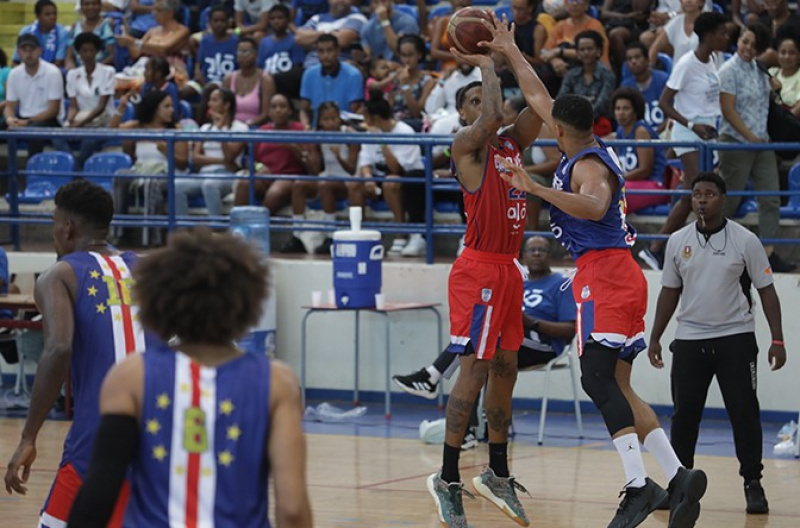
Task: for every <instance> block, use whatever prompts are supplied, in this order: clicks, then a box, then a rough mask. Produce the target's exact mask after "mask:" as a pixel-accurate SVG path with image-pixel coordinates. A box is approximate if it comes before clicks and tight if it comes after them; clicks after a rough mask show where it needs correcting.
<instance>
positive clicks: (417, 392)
mask: <svg viewBox="0 0 800 528" xmlns="http://www.w3.org/2000/svg"><path fill="white" fill-rule="evenodd" d="M392 379H393V380H394V382H395V383H396V384H397V386H398V387H400V388H401V389H403V390H404V391H406V392H407V393H409V394H413V395H414V396H422V397H423V398H427V399H429V400H433V399H436V384H435V383H431V381H430V380H431V378H430V375H429V374H428V371H427V370H425V369H421V370H418V371H417V372H415V373H413V374H409V375H407V376H392Z"/></svg>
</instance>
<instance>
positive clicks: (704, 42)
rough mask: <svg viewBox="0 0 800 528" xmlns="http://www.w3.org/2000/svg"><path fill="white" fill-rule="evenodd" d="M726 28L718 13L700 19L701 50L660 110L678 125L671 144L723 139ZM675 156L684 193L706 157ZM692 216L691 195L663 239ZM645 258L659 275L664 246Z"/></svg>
mask: <svg viewBox="0 0 800 528" xmlns="http://www.w3.org/2000/svg"><path fill="white" fill-rule="evenodd" d="M690 1H692V0H690ZM684 2H686V0H684ZM726 24H727V19H726V18H725V16H724V15H721V14H719V13H715V12H711V13H702V14H701V15H700V16H699V17H697V20H696V21H695V23H694V32H695V33H697V36H698V39H699V41H700V43H699V44H698V46H697V49H696V50H694V51H693V52H690V53H687V54H685V55H684V56H683V57H681V58H680V59H679V60H678V61H677V62H676V63H675V66H674V67H673V68H672V73H671V74H670V76H669V80H668V81H667V87H666V88H664V93H662V94H661V99H660V100H659V105H660V106H661V108H662V109H663V110H664V114H665V115H666V116H667V117H668V118H670V119H672V132H671V139H673V140H675V141H691V142H696V143H699V142H701V141H707V140H711V139H716V137H717V121H718V120H719V117H720V116H721V114H722V112H721V110H720V107H719V89H720V84H719V75H718V74H717V67H716V65H715V63H714V60H713V59H712V56H711V55H712V53H714V52H715V51H723V50H725V49H727V48H728V30H727V27H726ZM675 154H676V155H677V156H678V157H679V158H680V159H681V163H682V164H683V188H684V189H690V188H691V184H692V182H693V181H694V179H695V177H696V176H697V174H698V173H699V171H700V154H699V152H698V150H697V149H696V148H694V147H675ZM690 210H691V200H690V197H689V195H688V194H685V195H683V196H681V198H680V200H679V201H678V202H677V203H676V204H675V205H674V206H673V207H672V210H671V211H670V212H669V216H668V217H667V221H666V222H665V224H664V226H663V227H662V228H661V231H660V233H661V234H667V235H669V234H672V233H674V232H675V231H677V230H678V229H680V228H681V227H682V226H683V224H684V222H686V218H687V217H688V216H689V211H690ZM639 257H640V258H641V259H642V260H644V261H645V262H646V263H647V265H648V266H650V267H652V268H653V269H661V266H662V265H663V263H664V242H663V241H660V240H657V241H654V242H651V243H650V245H649V247H647V248H645V249H644V250H642V251H641V252H640V253H639Z"/></svg>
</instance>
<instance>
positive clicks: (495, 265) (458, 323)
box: [447, 248, 524, 359]
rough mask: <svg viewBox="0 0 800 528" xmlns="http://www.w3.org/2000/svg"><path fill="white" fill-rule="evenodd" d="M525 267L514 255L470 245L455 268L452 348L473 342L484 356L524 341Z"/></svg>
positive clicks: (450, 298) (457, 350)
mask: <svg viewBox="0 0 800 528" xmlns="http://www.w3.org/2000/svg"><path fill="white" fill-rule="evenodd" d="M523 273H524V270H523V268H522V266H520V264H519V262H518V261H517V259H516V257H515V256H514V255H505V254H501V253H486V252H482V251H475V250H472V249H469V248H466V249H464V252H463V253H462V254H461V256H460V257H459V258H458V259H456V262H455V264H453V269H452V270H451V271H450V279H449V281H448V295H447V298H448V301H449V303H450V346H448V348H447V349H448V350H449V351H450V352H453V353H456V354H461V353H463V352H464V348H465V347H466V346H467V343H470V342H471V343H472V348H473V349H474V350H475V356H476V357H477V358H478V359H492V357H494V351H495V348H496V347H497V346H499V347H500V348H502V349H504V350H514V351H516V350H518V349H519V347H520V345H522V338H523V333H524V332H523V329H522V282H523Z"/></svg>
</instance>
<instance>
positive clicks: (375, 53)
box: [361, 0, 420, 62]
mask: <svg viewBox="0 0 800 528" xmlns="http://www.w3.org/2000/svg"><path fill="white" fill-rule="evenodd" d="M371 5H372V11H373V15H372V18H370V19H369V22H367V25H365V26H364V27H363V28H362V29H361V45H362V46H363V47H364V51H366V53H367V55H368V56H369V57H370V58H372V57H383V58H384V59H387V60H392V61H395V62H400V59H399V58H398V57H397V39H398V38H400V36H401V35H419V34H420V31H419V23H417V21H416V20H415V19H414V17H412V16H411V15H408V14H406V13H401V12H400V11H395V10H394V8H393V7H392V0H372V4H371Z"/></svg>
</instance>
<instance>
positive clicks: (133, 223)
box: [0, 128, 800, 263]
mask: <svg viewBox="0 0 800 528" xmlns="http://www.w3.org/2000/svg"><path fill="white" fill-rule="evenodd" d="M109 134H113V136H114V139H115V140H116V141H120V140H122V141H125V140H129V141H136V140H149V141H164V142H166V144H167V174H166V175H153V176H147V175H141V174H137V175H127V176H122V175H120V176H115V178H118V177H123V178H142V177H152V178H154V179H164V180H166V181H167V185H166V188H167V214H166V215H156V216H148V217H141V216H138V215H117V216H115V219H114V225H116V226H130V227H164V228H168V229H170V230H172V229H175V228H177V227H182V226H192V225H200V224H202V225H209V226H211V227H227V226H228V218H227V217H226V216H222V217H191V218H190V217H177V216H176V215H175V178H176V173H175V172H176V166H175V143H176V142H183V141H190V142H191V141H208V140H211V139H213V140H214V141H238V142H242V143H246V144H247V145H248V147H249V151H250V153H251V154H252V153H253V152H254V151H255V145H256V144H257V143H263V142H265V141H268V142H269V143H303V144H309V143H315V144H319V143H328V144H330V143H335V144H352V143H355V144H362V145H363V144H392V145H418V146H419V147H420V148H421V149H422V151H423V160H424V170H425V179H424V180H420V179H419V178H407V177H404V178H391V181H393V182H401V183H412V184H417V185H420V184H422V183H423V182H424V184H425V221H424V223H422V224H411V223H403V224H398V223H394V222H365V223H364V226H365V227H370V228H377V229H379V230H381V231H382V232H386V233H422V234H424V235H425V237H426V238H427V239H428V240H429V241H431V242H432V241H433V239H434V238H435V236H437V235H454V234H462V233H463V232H464V226H463V225H452V224H451V225H441V224H440V225H437V224H434V222H433V210H434V208H433V203H434V199H433V196H434V191H457V190H458V189H459V186H458V184H457V183H456V182H455V181H453V180H450V181H448V182H446V183H445V182H442V180H436V179H434V178H433V168H432V161H431V160H432V159H433V156H432V149H433V147H434V146H436V145H449V144H450V143H451V142H452V139H453V137H452V136H449V135H432V134H414V135H400V134H365V133H335V132H334V133H331V132H317V131H306V132H283V131H269V132H263V131H257V130H256V131H249V132H215V133H212V134H209V133H206V132H200V131H191V132H190V131H178V130H163V131H145V130H118V129H117V130H108V129H44V128H39V129H35V130H33V129H31V130H23V129H18V130H14V131H4V132H0V141H6V142H7V143H8V161H9V163H8V170H6V171H4V172H2V173H0V175H4V176H7V177H8V182H9V184H8V191H9V195H8V202H9V214H8V215H6V216H5V217H0V223H10V224H11V226H12V227H11V230H12V242H13V243H14V245H15V247H17V248H18V247H19V225H20V224H23V223H32V224H43V223H49V222H50V218H49V217H47V216H45V215H42V214H37V213H21V212H20V210H19V200H18V189H19V182H18V177H19V176H20V175H21V174H26V171H19V170H18V169H17V148H18V145H19V142H20V141H26V140H30V139H52V138H61V139H67V140H80V139H95V140H108V139H109ZM606 143H607V144H608V145H609V146H613V147H625V146H631V145H633V146H639V147H647V146H657V147H663V148H668V147H676V146H677V147H697V148H698V149H699V152H700V169H701V170H711V169H712V168H713V167H712V159H713V151H715V150H800V144H794V143H761V144H739V143H716V142H715V143H699V144H698V143H693V142H686V141H660V140H658V141H646V142H644V141H634V140H614V141H607V142H606ZM535 144H536V145H537V146H544V147H552V146H556V142H555V140H540V141H537V142H536V143H535ZM248 159H249V165H248V167H247V168H248V172H249V176H248V182H249V195H250V203H255V182H256V180H259V179H263V180H285V179H289V180H292V181H297V180H314V181H342V182H346V181H363V178H359V177H357V176H356V177H341V176H310V175H299V176H298V175H263V176H262V175H257V174H256V168H255V165H256V161H255V159H254V156H253V155H250V156H249V157H248ZM59 175H61V176H75V177H77V176H80V177H88V178H92V177H97V175H85V174H83V173H82V172H74V173H59ZM193 176H198V177H202V178H215V177H219V178H229V176H215V175H212V174H202V175H195V174H178V175H177V177H179V178H186V177H193ZM239 179H241V178H239ZM374 180H375V181H386V180H389V179H388V178H375V179H374ZM627 192H628V193H629V194H631V195H634V194H657V195H669V196H676V195H680V194H685V193H686V192H687V191H684V190H680V189H676V190H660V191H650V190H629V191H627ZM728 194H730V195H734V196H736V195H739V196H763V195H773V196H774V195H779V196H795V195H800V191H798V190H790V191H779V192H769V191H752V190H748V191H739V192H729V193H728ZM295 223H296V221H295V220H293V219H290V218H281V217H273V219H272V224H273V227H274V228H275V229H276V230H293V229H297V228H298V226H295ZM345 225H346V223H345V222H342V221H338V222H333V223H331V222H324V221H315V220H306V221H305V222H304V223H303V224H302V226H301V227H300V229H305V230H317V231H332V230H335V229H336V228H341V227H343V226H345ZM537 234H541V235H545V236H551V234H550V233H549V232H546V233H545V232H537ZM641 238H642V239H643V240H648V239H655V238H661V239H663V238H666V236H664V235H642V236H641ZM764 242H765V243H774V244H780V243H784V244H787V243H798V240H797V239H770V240H764ZM433 247H434V244H433V243H429V244H427V253H426V261H427V262H428V263H431V262H433Z"/></svg>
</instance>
